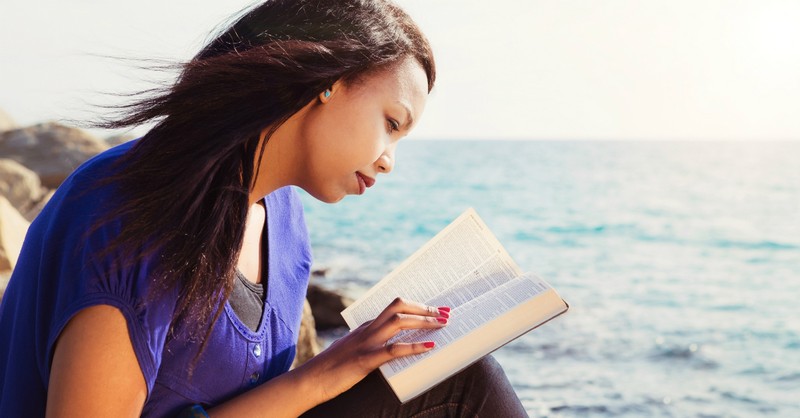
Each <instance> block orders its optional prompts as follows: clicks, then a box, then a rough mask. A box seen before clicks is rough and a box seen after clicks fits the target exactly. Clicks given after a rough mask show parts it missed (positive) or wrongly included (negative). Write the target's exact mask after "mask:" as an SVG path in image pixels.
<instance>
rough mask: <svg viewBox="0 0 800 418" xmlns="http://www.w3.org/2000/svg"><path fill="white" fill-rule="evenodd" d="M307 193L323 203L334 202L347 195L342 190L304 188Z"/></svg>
mask: <svg viewBox="0 0 800 418" xmlns="http://www.w3.org/2000/svg"><path fill="white" fill-rule="evenodd" d="M304 190H305V191H306V192H307V193H308V194H310V195H311V196H313V197H314V198H315V199H317V200H319V201H320V202H324V203H336V202H339V201H341V200H342V199H344V197H345V196H347V193H344V192H339V193H336V192H328V193H326V192H324V191H319V190H308V189H304Z"/></svg>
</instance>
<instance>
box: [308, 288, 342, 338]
mask: <svg viewBox="0 0 800 418" xmlns="http://www.w3.org/2000/svg"><path fill="white" fill-rule="evenodd" d="M306 298H307V299H308V302H309V303H310V304H311V310H312V312H313V313H314V320H315V321H316V325H317V330H320V331H322V330H327V329H331V328H339V327H346V326H347V323H346V322H344V318H342V315H341V314H340V312H342V310H344V308H346V307H348V306H350V304H351V303H353V300H352V299H350V298H348V297H346V296H342V295H340V294H338V293H336V292H334V291H332V290H328V289H325V288H322V287H320V286H317V285H315V284H310V285H308V293H306Z"/></svg>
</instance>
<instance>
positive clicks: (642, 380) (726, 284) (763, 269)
mask: <svg viewBox="0 0 800 418" xmlns="http://www.w3.org/2000/svg"><path fill="white" fill-rule="evenodd" d="M798 157H800V142H594V141H591V142H590V141H586V142H565V141H493V140H486V141H421V140H404V141H403V142H402V143H401V145H400V147H399V149H398V154H397V160H398V161H397V164H396V167H395V170H394V171H393V172H392V173H391V174H389V175H387V176H379V177H378V182H377V184H376V185H375V187H373V188H371V189H369V190H367V193H366V194H365V195H363V196H349V197H347V198H346V199H345V200H344V201H342V202H340V203H337V204H334V205H328V204H324V203H321V202H318V201H316V200H314V199H313V198H311V197H309V196H308V195H305V194H303V199H304V204H305V208H306V218H307V222H308V226H309V232H310V235H311V240H312V246H313V250H314V257H315V262H314V268H315V269H323V268H324V269H327V274H326V276H325V277H324V278H314V279H313V280H314V281H315V282H316V283H318V284H320V285H322V286H325V287H328V288H332V289H338V290H340V291H341V292H343V293H345V294H347V295H349V296H352V297H355V298H357V297H358V296H359V295H360V294H362V293H363V292H364V291H365V290H366V289H368V288H369V287H370V286H372V284H374V283H375V282H377V281H378V280H379V279H380V278H381V277H383V276H384V275H386V274H387V273H388V272H389V271H391V270H392V269H393V268H394V267H395V266H397V265H398V264H399V263H400V262H401V261H403V260H404V259H405V258H406V257H408V256H409V255H411V254H412V253H413V252H414V251H415V250H416V249H417V248H418V247H419V246H421V245H422V244H424V243H425V242H426V241H427V240H428V239H430V238H431V237H433V235H435V234H436V232H438V231H439V230H440V229H441V228H443V227H444V226H446V225H447V224H448V223H449V222H450V221H451V220H453V219H454V218H455V217H456V216H458V215H459V214H460V213H461V212H463V211H464V210H465V209H466V208H468V207H474V208H475V209H476V210H477V211H478V213H479V214H480V216H481V217H482V218H483V219H484V220H485V221H486V223H487V224H488V225H489V227H490V228H491V229H492V230H493V231H494V233H495V234H496V235H497V237H498V238H499V240H500V241H501V242H502V243H503V244H504V246H505V247H506V249H507V250H508V252H509V253H510V254H511V256H512V257H513V258H514V259H515V260H516V261H517V262H518V264H519V265H520V266H521V267H522V268H523V270H526V271H533V272H535V273H537V274H539V275H540V276H542V277H543V278H545V279H546V280H547V281H548V282H550V284H552V285H553V287H555V288H556V289H557V290H558V291H559V293H560V294H561V296H562V297H563V298H564V299H565V300H567V301H568V302H569V303H570V306H571V309H570V311H569V312H568V313H567V314H566V315H563V316H561V317H559V318H557V319H555V320H553V321H551V322H550V323H547V324H545V325H544V326H542V327H540V328H538V329H536V330H534V331H533V332H530V333H528V334H526V335H524V336H523V337H521V338H519V339H517V340H515V341H513V342H512V343H510V344H508V345H506V346H505V347H503V348H501V349H500V350H498V351H496V352H495V354H494V355H495V357H496V358H497V359H498V361H500V363H501V364H502V365H503V367H504V368H505V370H506V373H507V374H508V376H509V379H510V380H511V382H512V384H513V385H514V387H515V388H516V390H517V393H518V394H519V396H520V399H521V400H522V402H523V404H524V405H525V407H526V409H527V410H528V412H529V414H530V415H531V416H532V417H587V416H588V417H754V416H759V417H761V416H764V417H771V416H775V417H800V308H798V306H800V163H798ZM329 338H330V337H329Z"/></svg>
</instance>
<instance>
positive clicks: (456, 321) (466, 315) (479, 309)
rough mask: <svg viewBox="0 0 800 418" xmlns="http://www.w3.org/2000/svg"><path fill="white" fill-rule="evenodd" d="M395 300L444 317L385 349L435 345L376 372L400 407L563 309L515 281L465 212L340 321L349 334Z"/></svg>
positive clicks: (503, 256) (546, 293)
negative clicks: (439, 310) (441, 323)
mask: <svg viewBox="0 0 800 418" xmlns="http://www.w3.org/2000/svg"><path fill="white" fill-rule="evenodd" d="M398 296H399V297H402V298H404V299H407V300H413V301H417V302H421V303H424V304H427V305H429V306H449V307H450V308H451V309H452V311H451V316H450V319H449V321H448V324H447V326H446V327H444V328H440V329H435V330H408V331H402V332H400V333H399V334H398V335H396V336H395V337H394V338H392V339H391V340H390V341H389V342H390V343H391V342H396V341H401V342H419V341H433V342H435V343H436V346H435V347H434V348H433V349H432V350H430V351H428V352H426V353H423V354H416V355H413V356H408V357H402V358H398V359H395V360H392V361H389V362H388V363H386V364H384V365H383V366H381V368H380V370H381V372H382V373H383V376H384V377H385V378H386V381H387V382H388V383H389V385H390V386H391V387H392V389H393V390H394V393H395V394H396V395H397V398H398V399H399V400H400V402H406V401H408V400H410V399H412V398H414V397H416V396H417V395H420V394H422V393H423V392H425V391H426V390H428V389H430V388H431V387H433V386H434V385H436V384H437V383H439V382H441V381H442V380H445V379H446V378H448V377H450V376H452V375H454V374H456V373H458V372H459V371H461V370H462V369H464V368H466V367H468V366H469V365H470V364H472V363H474V362H475V361H477V360H479V359H480V358H481V357H483V356H485V355H487V354H489V353H491V352H492V351H494V350H496V349H498V348H499V347H501V346H503V345H505V344H506V343H508V342H509V341H511V340H513V339H515V338H517V337H519V336H520V335H522V334H525V333H526V332H528V331H530V330H532V329H534V328H536V327H538V326H539V325H541V324H543V323H545V322H547V321H549V320H550V319H552V318H554V317H556V316H558V315H560V314H562V313H564V312H566V311H567V309H568V308H569V306H568V305H567V303H566V302H564V300H563V299H561V297H560V296H559V295H558V294H557V293H556V291H555V290H553V288H552V287H550V285H548V284H547V283H546V282H545V281H544V280H542V279H540V278H538V277H536V276H535V275H533V274H530V273H524V274H523V272H522V271H521V270H520V268H519V266H517V264H516V263H515V262H514V260H512V259H511V256H509V255H508V253H507V252H506V250H505V249H504V248H503V246H502V245H501V244H500V242H499V241H498V240H497V238H495V237H494V235H493V234H492V233H491V231H489V228H488V227H487V226H486V224H485V223H484V222H483V220H481V219H480V217H478V214H477V213H476V212H475V210H473V209H467V211H465V212H464V213H463V214H462V215H461V216H459V217H458V218H457V219H456V220H455V221H453V222H452V223H451V224H450V225H448V226H447V227H446V228H445V229H443V230H442V231H441V232H439V233H438V234H437V235H436V236H435V237H433V239H431V240H430V241H428V242H427V243H426V244H425V245H423V246H422V248H420V249H419V250H417V252H415V253H414V254H413V255H412V256H411V257H409V258H408V259H407V260H405V261H404V262H403V263H402V264H400V265H399V266H398V267H397V268H396V269H394V270H393V271H392V272H391V273H389V274H388V275H387V276H386V277H384V278H383V279H382V280H381V281H380V282H379V283H378V284H376V285H375V286H374V287H373V288H372V289H370V290H369V291H368V292H367V293H366V294H365V295H364V296H362V297H361V298H360V299H358V300H357V301H356V302H354V303H353V304H352V305H350V306H349V307H348V308H347V309H345V310H344V311H342V316H343V317H344V319H345V321H346V322H347V325H348V326H349V327H350V329H355V328H357V327H358V326H359V325H361V324H362V323H364V322H366V321H369V320H372V319H374V318H375V317H377V316H378V314H380V313H381V311H383V309H384V308H385V307H386V306H387V305H389V303H391V302H392V300H394V299H395V298H396V297H398Z"/></svg>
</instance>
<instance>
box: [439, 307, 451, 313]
mask: <svg viewBox="0 0 800 418" xmlns="http://www.w3.org/2000/svg"><path fill="white" fill-rule="evenodd" d="M439 312H450V307H449V306H440V307H439Z"/></svg>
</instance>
